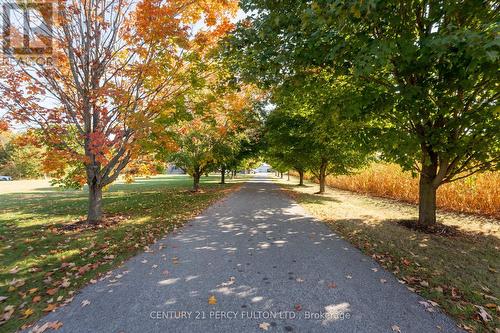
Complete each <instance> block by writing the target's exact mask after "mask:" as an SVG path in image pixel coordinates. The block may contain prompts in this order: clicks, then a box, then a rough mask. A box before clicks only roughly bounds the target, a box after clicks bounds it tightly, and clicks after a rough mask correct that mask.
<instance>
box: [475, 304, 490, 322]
mask: <svg viewBox="0 0 500 333" xmlns="http://www.w3.org/2000/svg"><path fill="white" fill-rule="evenodd" d="M476 308H478V309H479V312H478V315H479V317H481V319H482V320H483V321H484V322H488V321H490V320H492V319H493V317H491V315H490V314H489V313H488V311H486V310H485V309H484V308H483V307H482V306H480V305H476Z"/></svg>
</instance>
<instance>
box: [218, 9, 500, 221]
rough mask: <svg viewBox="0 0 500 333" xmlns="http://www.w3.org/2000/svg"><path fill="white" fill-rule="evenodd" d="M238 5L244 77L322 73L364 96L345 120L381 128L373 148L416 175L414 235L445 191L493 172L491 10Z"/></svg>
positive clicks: (238, 53)
mask: <svg viewBox="0 0 500 333" xmlns="http://www.w3.org/2000/svg"><path fill="white" fill-rule="evenodd" d="M241 6H242V8H243V10H245V11H246V12H247V13H248V16H247V19H246V20H244V21H242V22H241V23H240V24H239V27H238V29H237V30H236V33H235V34H234V35H233V38H232V39H231V42H230V45H231V46H230V48H229V52H228V53H229V54H231V56H232V58H233V59H235V61H234V63H236V64H237V68H238V70H239V71H240V73H241V75H242V76H244V77H246V78H248V79H250V80H251V81H253V82H259V83H260V84H261V85H262V86H265V87H268V88H272V87H275V86H280V85H281V84H283V82H284V80H286V79H288V78H290V77H293V76H295V75H297V74H304V73H314V71H315V70H316V69H318V68H320V69H322V70H324V71H327V72H329V73H331V74H332V75H338V76H348V78H349V80H350V82H351V83H352V85H353V87H355V88H356V89H359V90H363V91H364V94H362V95H361V96H359V97H360V98H356V100H355V101H352V102H348V103H347V104H348V105H349V106H350V107H349V108H347V109H346V111H347V113H354V114H356V113H361V112H369V113H371V116H372V119H371V120H369V121H367V125H369V126H372V125H373V124H377V125H378V127H379V131H378V133H377V134H378V135H377V136H375V137H374V138H373V140H372V142H373V146H374V147H375V148H377V149H378V150H379V152H380V153H381V155H382V157H383V158H385V159H387V160H389V161H394V162H397V163H398V164H399V165H401V166H402V167H403V168H404V169H405V170H411V171H413V173H415V174H419V176H420V186H419V219H418V224H419V227H422V228H427V227H429V226H432V225H434V224H435V223H436V195H437V190H438V188H439V187H440V186H441V185H442V184H445V183H449V182H452V181H455V180H458V179H462V178H466V177H469V176H470V175H473V174H475V173H478V172H483V171H486V170H497V169H498V168H499V162H500V160H499V156H500V155H499V149H500V147H499V142H500V140H499V139H498V133H500V130H499V128H500V120H499V117H498V96H499V93H498V75H499V72H498V57H499V52H498V42H497V39H498V38H497V32H498V4H496V3H495V2H492V1H467V2H450V1H440V0H436V1H377V0H375V1H360V0H351V1H343V2H342V1H334V0H315V1H297V0H286V1H279V2H276V1H267V0H243V1H242V2H241ZM306 75H308V74H306ZM309 75H311V74H309ZM312 75H314V74H312ZM322 89H325V90H324V92H325V93H328V91H329V90H331V88H330V87H323V88H322ZM302 93H303V94H306V95H307V94H308V93H309V91H308V90H304V91H303V92H302Z"/></svg>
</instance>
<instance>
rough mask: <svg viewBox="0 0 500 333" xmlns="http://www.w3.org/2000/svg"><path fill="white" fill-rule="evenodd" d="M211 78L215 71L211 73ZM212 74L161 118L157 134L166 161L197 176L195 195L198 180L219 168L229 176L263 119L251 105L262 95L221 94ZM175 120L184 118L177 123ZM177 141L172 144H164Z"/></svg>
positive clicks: (243, 90)
mask: <svg viewBox="0 0 500 333" xmlns="http://www.w3.org/2000/svg"><path fill="white" fill-rule="evenodd" d="M212 74H213V72H212ZM218 85H219V82H218V81H217V80H216V79H215V76H214V75H211V76H210V78H209V79H208V80H207V81H205V85H204V86H199V85H198V86H196V87H195V88H193V89H192V90H191V91H190V93H189V94H186V95H184V96H182V97H181V98H180V99H179V100H178V101H177V102H176V103H175V105H174V106H173V108H174V109H175V110H174V111H171V112H167V113H166V116H165V118H162V117H160V118H159V121H158V123H159V124H163V126H164V127H159V128H158V129H159V131H157V132H156V133H155V134H154V135H153V141H154V142H156V143H157V147H158V151H160V152H161V153H163V155H164V156H166V158H167V160H168V161H169V162H171V163H174V164H175V165H176V166H177V167H179V168H181V169H182V170H184V171H185V172H186V173H187V174H189V175H191V176H192V177H193V191H195V192H196V191H199V189H200V188H199V186H200V177H201V176H202V175H203V174H205V173H208V172H210V171H214V170H216V169H220V170H221V183H224V176H225V172H226V170H228V169H231V168H232V167H236V166H237V165H238V164H239V162H240V161H241V160H243V159H244V155H245V153H246V152H247V150H246V149H245V146H248V144H249V143H250V142H251V141H252V139H255V136H256V133H255V131H256V129H257V128H258V125H259V119H258V117H257V115H256V113H255V109H254V108H253V103H254V102H255V100H257V99H258V98H259V94H258V93H257V91H256V90H255V89H252V87H249V86H247V87H245V86H244V87H241V88H240V89H239V90H233V89H223V90H220V89H218ZM172 119H182V121H174V122H172ZM165 140H166V141H167V142H169V140H170V141H173V143H174V144H173V145H172V144H170V145H169V144H165V143H164V142H165Z"/></svg>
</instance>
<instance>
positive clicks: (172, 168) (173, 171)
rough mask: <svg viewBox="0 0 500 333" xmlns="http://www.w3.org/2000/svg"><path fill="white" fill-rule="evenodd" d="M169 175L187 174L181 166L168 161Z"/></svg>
mask: <svg viewBox="0 0 500 333" xmlns="http://www.w3.org/2000/svg"><path fill="white" fill-rule="evenodd" d="M166 174H167V175H183V174H185V172H184V170H182V169H181V168H179V167H178V166H177V165H175V164H172V163H168V165H167V172H166Z"/></svg>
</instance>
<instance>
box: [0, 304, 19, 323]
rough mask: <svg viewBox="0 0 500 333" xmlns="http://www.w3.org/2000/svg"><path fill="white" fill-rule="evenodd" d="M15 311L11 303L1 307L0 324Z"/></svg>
mask: <svg viewBox="0 0 500 333" xmlns="http://www.w3.org/2000/svg"><path fill="white" fill-rule="evenodd" d="M14 311H15V308H14V306H12V305H7V306H6V307H5V308H4V309H3V313H2V316H0V325H2V324H4V323H5V322H7V321H8V320H9V319H10V317H12V314H13V313H14Z"/></svg>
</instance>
